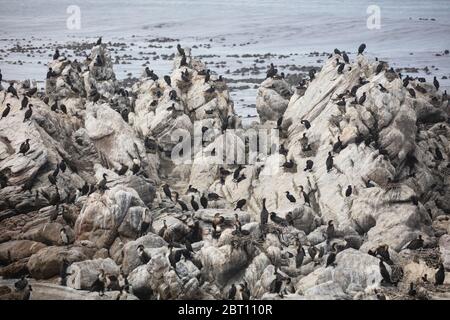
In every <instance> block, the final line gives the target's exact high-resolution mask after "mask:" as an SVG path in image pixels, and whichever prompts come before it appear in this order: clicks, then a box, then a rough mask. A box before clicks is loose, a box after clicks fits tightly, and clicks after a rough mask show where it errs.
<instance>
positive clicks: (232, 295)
mask: <svg viewBox="0 0 450 320" xmlns="http://www.w3.org/2000/svg"><path fill="white" fill-rule="evenodd" d="M236 291H237V289H236V286H235V285H234V283H233V284H232V285H231V287H230V289H229V290H228V300H234V298H235V297H236Z"/></svg>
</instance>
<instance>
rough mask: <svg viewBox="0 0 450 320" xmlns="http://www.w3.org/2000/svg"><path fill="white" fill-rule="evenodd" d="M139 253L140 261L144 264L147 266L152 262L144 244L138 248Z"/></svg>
mask: <svg viewBox="0 0 450 320" xmlns="http://www.w3.org/2000/svg"><path fill="white" fill-rule="evenodd" d="M137 252H138V256H139V259H140V260H141V262H142V263H143V264H147V263H148V262H149V261H150V259H151V257H150V256H149V255H148V254H147V252H145V250H144V246H143V245H142V244H141V245H139V246H138V247H137Z"/></svg>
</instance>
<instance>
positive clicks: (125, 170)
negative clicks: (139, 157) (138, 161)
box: [117, 164, 128, 176]
mask: <svg viewBox="0 0 450 320" xmlns="http://www.w3.org/2000/svg"><path fill="white" fill-rule="evenodd" d="M127 171H128V166H127V165H125V164H122V166H121V167H120V169H119V171H117V174H118V175H119V176H123V175H124V174H125V173H127Z"/></svg>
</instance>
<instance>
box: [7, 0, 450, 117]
mask: <svg viewBox="0 0 450 320" xmlns="http://www.w3.org/2000/svg"><path fill="white" fill-rule="evenodd" d="M71 5H76V6H78V7H79V8H80V13H81V15H80V21H81V28H80V29H69V28H67V24H66V22H67V19H68V17H69V16H70V14H69V13H68V12H67V8H68V7H69V6H71ZM370 5H377V6H378V7H379V9H380V22H381V23H380V28H379V29H369V28H368V27H367V19H368V17H369V15H370V14H368V13H367V9H368V7H369V6H370ZM0 8H1V9H0V49H1V51H0V69H2V72H3V76H4V78H5V79H25V78H32V79H33V78H34V79H43V77H44V75H45V72H46V66H45V63H46V62H47V61H48V60H49V59H50V57H49V54H50V52H45V53H40V54H33V55H29V56H27V54H25V53H20V52H11V50H9V49H10V48H12V47H13V46H15V45H16V44H19V45H26V44H28V45H30V44H31V45H33V44H36V45H37V46H38V45H39V46H44V47H45V48H47V49H48V50H49V51H53V49H54V47H55V46H63V44H64V43H67V42H71V41H79V40H86V39H89V41H95V39H96V38H97V37H98V36H100V35H102V36H103V38H104V42H108V41H111V42H124V43H126V44H128V45H131V44H133V45H131V46H130V47H129V49H127V50H126V52H121V53H122V54H123V53H128V54H130V55H131V56H133V57H139V56H142V55H145V53H146V52H147V51H156V52H157V53H158V54H159V55H160V54H170V53H172V52H174V48H173V45H175V44H176V43H177V42H180V43H182V44H183V45H184V46H193V45H197V46H198V48H195V49H194V50H193V54H194V55H212V57H211V58H206V61H207V62H208V65H209V66H211V69H212V70H213V71H214V72H216V73H219V74H222V73H224V72H226V70H229V71H230V72H229V74H231V75H232V76H230V77H233V78H236V79H239V78H249V77H250V76H249V75H248V74H245V73H242V74H241V73H240V72H235V73H233V71H236V70H238V69H240V68H242V67H249V66H252V65H253V64H254V63H255V62H254V60H255V58H252V57H249V58H242V55H248V54H249V55H251V54H264V53H273V54H277V55H287V57H283V58H279V57H274V58H273V59H267V60H266V61H264V62H265V65H268V64H269V63H270V62H275V63H278V64H284V65H288V64H295V65H298V66H302V65H320V64H321V61H320V59H319V58H318V57H312V56H311V55H309V53H310V52H314V51H318V52H331V51H332V50H333V49H334V48H336V47H337V48H339V49H341V50H346V51H348V52H350V53H355V51H356V50H357V47H358V45H359V44H360V43H362V42H365V43H366V44H367V55H370V56H373V57H375V56H376V57H379V58H380V59H383V60H387V61H388V62H389V63H390V64H391V65H392V66H394V67H418V68H424V67H428V68H429V69H430V73H429V74H425V73H423V72H420V73H419V74H420V75H425V76H426V77H428V78H429V79H432V77H433V76H434V75H436V76H437V77H438V79H439V80H440V82H441V85H442V87H443V88H449V87H450V82H449V80H448V79H442V77H447V78H450V55H442V52H443V51H444V50H446V49H449V50H450V36H449V35H450V1H448V0H429V1H424V0H406V1H395V0H379V1H365V0H321V1H319V0H246V1H243V0H226V1H224V0H221V1H220V0H160V1H156V0H136V1H119V0H110V1H107V0H95V1H94V0H70V1H67V0H45V1H44V0H24V1H19V0H16V1H10V0H8V1H6V0H0ZM162 37H167V38H171V39H174V40H175V41H174V42H167V43H160V48H149V47H148V44H149V43H151V42H149V40H150V39H154V38H162ZM200 45H201V46H200ZM231 55H233V56H234V55H238V56H239V57H240V58H239V59H236V58H231V57H230V56H231ZM350 58H352V56H351V55H350ZM18 60H21V63H20V64H17V63H15V61H18ZM269 60H273V61H269ZM143 62H144V61H143V60H142V59H140V58H137V59H136V60H131V59H130V60H129V61H127V62H126V63H125V64H121V63H119V64H118V65H117V67H116V71H117V75H118V78H126V77H128V76H130V75H133V76H139V75H140V74H141V72H142V69H143V67H144V65H143ZM219 62H224V63H225V64H221V63H219ZM149 63H150V66H151V68H152V69H154V70H155V71H156V72H158V73H168V72H169V71H170V68H171V62H170V61H168V60H164V59H149ZM254 77H255V78H257V77H260V78H261V77H263V74H261V75H258V76H256V75H255V76H254ZM243 83H245V81H243ZM241 85H242V83H238V84H235V86H241ZM247 85H248V88H241V90H236V91H234V92H233V93H232V96H233V98H234V100H235V102H236V104H237V106H238V109H239V110H241V111H240V112H241V114H242V115H243V116H245V115H247V114H248V115H251V116H254V115H255V114H256V111H255V110H254V108H253V109H252V107H248V106H249V105H251V104H252V103H253V104H254V103H255V97H256V89H255V85H254V84H248V83H247Z"/></svg>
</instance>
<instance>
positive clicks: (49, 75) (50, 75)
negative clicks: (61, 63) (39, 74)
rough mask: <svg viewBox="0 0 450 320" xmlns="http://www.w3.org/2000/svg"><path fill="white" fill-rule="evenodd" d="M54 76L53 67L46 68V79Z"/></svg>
mask: <svg viewBox="0 0 450 320" xmlns="http://www.w3.org/2000/svg"><path fill="white" fill-rule="evenodd" d="M54 76H56V73H55V72H53V69H52V68H48V71H47V79H50V78H53V77H54Z"/></svg>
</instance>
